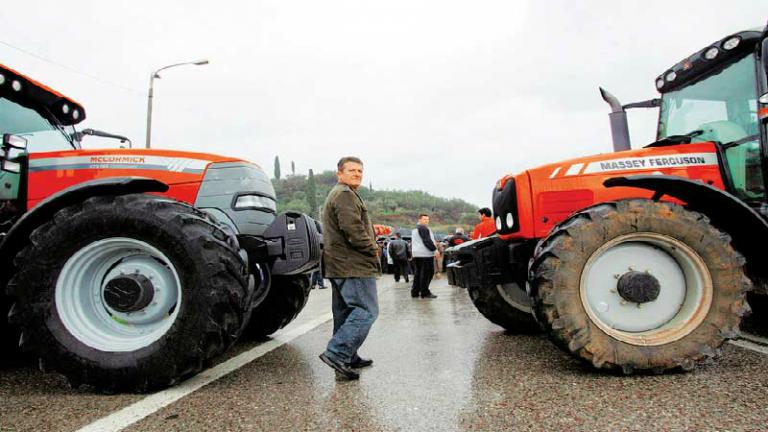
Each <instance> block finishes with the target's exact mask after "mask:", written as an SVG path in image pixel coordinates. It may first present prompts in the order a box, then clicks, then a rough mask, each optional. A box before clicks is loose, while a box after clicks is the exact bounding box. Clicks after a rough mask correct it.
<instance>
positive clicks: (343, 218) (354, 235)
mask: <svg viewBox="0 0 768 432" xmlns="http://www.w3.org/2000/svg"><path fill="white" fill-rule="evenodd" d="M337 169H338V171H337V173H336V176H337V178H338V183H337V184H336V186H334V187H333V189H331V191H330V192H329V193H328V197H327V198H326V200H325V204H324V205H323V212H322V219H323V241H324V249H323V262H324V263H325V277H327V278H328V279H330V281H331V288H332V289H333V291H332V294H333V297H332V299H331V301H332V305H331V308H332V311H333V336H332V337H331V340H330V341H328V345H327V347H326V350H325V352H323V353H322V354H320V360H322V361H323V363H325V364H327V365H328V366H330V367H332V368H333V369H334V370H335V371H336V377H337V379H340V380H355V379H358V378H360V374H359V373H358V372H357V371H355V370H354V369H357V368H362V367H365V366H370V365H371V364H373V360H368V359H364V358H362V357H360V356H358V354H357V350H358V349H359V348H360V346H361V345H362V344H363V342H365V339H366V338H367V337H368V332H369V331H370V330H371V326H373V322H374V321H376V318H377V317H378V315H379V301H378V296H377V293H376V276H377V274H379V270H380V269H379V257H378V254H379V246H378V245H377V244H376V234H375V230H374V228H373V224H372V223H371V220H370V218H368V209H367V208H366V206H365V203H364V202H363V200H362V199H361V198H360V195H358V194H357V190H358V188H359V187H360V184H361V183H362V181H363V162H362V161H361V160H360V159H358V158H356V157H352V156H348V157H344V158H341V160H339V163H338V164H337Z"/></svg>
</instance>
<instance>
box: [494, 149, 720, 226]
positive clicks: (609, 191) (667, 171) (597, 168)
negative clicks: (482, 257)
mask: <svg viewBox="0 0 768 432" xmlns="http://www.w3.org/2000/svg"><path fill="white" fill-rule="evenodd" d="M638 174H646V175H647V174H663V175H671V176H678V177H684V178H687V179H691V180H700V181H702V182H704V183H706V184H709V185H711V186H713V187H716V188H718V189H725V185H724V183H723V178H722V173H721V172H720V165H719V161H718V157H717V152H716V149H715V144H714V143H710V142H705V143H696V144H685V145H676V146H668V147H651V148H643V149H638V150H629V151H624V152H618V153H607V154H600V155H596V156H589V157H585V158H579V159H572V160H568V161H563V162H558V163H554V164H550V165H544V166H542V167H539V168H534V169H531V170H528V171H525V172H523V173H521V174H517V175H509V176H505V177H504V178H502V179H501V180H499V183H498V185H499V186H500V187H503V186H504V184H505V183H506V180H507V179H509V178H514V179H515V185H516V189H517V203H518V220H519V221H520V231H519V232H516V233H513V234H506V235H502V236H501V237H502V238H504V239H520V238H523V239H533V238H542V237H546V236H547V235H548V234H549V232H550V231H551V230H552V228H553V227H554V226H555V225H557V224H558V223H560V222H562V221H563V220H564V219H566V218H567V217H568V216H570V215H572V214H573V213H574V212H576V211H579V210H581V209H583V208H585V207H589V206H591V205H594V204H597V203H601V202H606V201H615V200H620V199H627V198H651V197H652V196H653V192H652V191H649V190H645V189H638V188H628V187H615V188H607V187H605V186H603V182H604V181H605V180H607V179H609V178H612V177H619V176H626V175H638ZM662 200H669V201H673V202H677V201H676V200H674V199H673V198H669V197H664V198H662Z"/></svg>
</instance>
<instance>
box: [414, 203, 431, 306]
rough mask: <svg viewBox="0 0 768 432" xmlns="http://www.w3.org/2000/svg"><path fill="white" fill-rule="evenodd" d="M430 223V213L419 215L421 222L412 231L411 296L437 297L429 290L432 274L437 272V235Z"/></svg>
mask: <svg viewBox="0 0 768 432" xmlns="http://www.w3.org/2000/svg"><path fill="white" fill-rule="evenodd" d="M427 225H429V215H428V214H426V213H422V214H420V215H419V223H418V224H417V225H416V228H415V229H414V230H413V231H412V232H411V253H412V254H413V260H412V262H413V267H414V269H413V273H414V274H413V286H412V287H411V297H421V298H429V299H433V298H437V296H436V295H434V294H432V292H431V291H430V290H429V284H430V282H432V276H433V275H434V274H435V251H436V250H437V246H436V244H435V243H436V242H435V236H434V234H432V230H430V229H429V227H428V226H427Z"/></svg>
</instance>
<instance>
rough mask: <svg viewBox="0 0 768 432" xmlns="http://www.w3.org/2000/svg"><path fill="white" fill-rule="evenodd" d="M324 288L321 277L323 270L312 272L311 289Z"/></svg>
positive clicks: (323, 280) (323, 281)
mask: <svg viewBox="0 0 768 432" xmlns="http://www.w3.org/2000/svg"><path fill="white" fill-rule="evenodd" d="M315 288H318V289H325V288H327V287H326V286H325V279H323V272H322V271H320V270H317V271H314V272H312V289H315Z"/></svg>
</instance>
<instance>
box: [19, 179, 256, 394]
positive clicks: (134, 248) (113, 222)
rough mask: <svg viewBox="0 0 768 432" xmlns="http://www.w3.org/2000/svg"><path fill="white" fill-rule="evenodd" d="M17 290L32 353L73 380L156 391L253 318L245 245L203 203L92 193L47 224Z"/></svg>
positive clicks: (198, 365)
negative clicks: (249, 307) (198, 205)
mask: <svg viewBox="0 0 768 432" xmlns="http://www.w3.org/2000/svg"><path fill="white" fill-rule="evenodd" d="M14 263H15V265H16V267H17V268H18V269H19V271H18V272H17V273H16V275H15V276H14V277H13V279H12V280H11V282H10V283H9V285H8V294H9V295H10V296H11V297H12V298H13V300H14V302H15V303H14V305H13V308H12V311H11V314H10V315H11V320H12V322H14V323H15V324H17V325H19V326H20V328H21V331H22V337H21V348H22V349H23V350H25V351H29V352H32V353H33V354H35V355H37V356H38V357H40V358H41V360H42V364H43V365H45V366H46V368H49V369H52V370H56V371H58V372H61V373H62V374H64V375H65V376H66V377H67V378H68V380H69V381H70V383H71V384H73V385H74V386H78V385H80V384H88V385H92V386H94V387H97V388H99V389H102V390H106V391H122V390H130V391H148V390H152V389H157V388H162V387H166V386H169V385H172V384H174V383H176V382H177V381H179V380H181V379H182V378H185V377H187V376H190V375H193V374H195V373H197V372H199V371H200V370H201V369H202V368H203V366H204V365H205V364H206V363H207V362H209V361H210V360H211V359H212V358H213V357H215V356H216V355H218V354H220V353H222V352H223V351H224V350H226V349H227V348H228V347H229V346H231V345H232V344H233V343H234V342H235V340H236V339H237V337H238V336H239V334H240V332H241V331H242V328H243V325H244V321H245V320H247V318H248V314H247V311H245V310H244V309H245V305H244V304H243V302H244V299H245V298H246V297H247V289H248V285H247V279H246V273H245V265H244V263H243V262H242V260H241V258H240V256H239V254H238V245H237V241H236V239H235V238H234V237H232V236H231V235H230V234H227V232H226V231H224V230H222V229H220V228H219V227H218V226H217V225H216V224H215V223H214V222H213V221H212V220H211V219H210V218H209V217H208V216H207V215H205V214H204V213H202V212H200V211H198V210H196V209H195V208H193V207H191V206H189V205H187V204H183V203H180V202H177V201H174V200H170V199H167V198H163V197H157V196H151V195H143V194H132V195H123V196H116V197H115V196H103V197H94V198H90V199H88V200H86V201H84V202H82V203H80V204H76V205H73V206H71V207H67V208H65V209H63V210H61V211H59V212H58V213H57V214H56V215H55V216H54V218H53V219H52V220H50V221H49V222H47V223H45V224H43V225H42V226H40V227H38V228H37V229H36V230H35V231H34V232H33V233H32V235H31V236H30V244H29V245H28V246H27V247H26V248H25V249H24V250H22V251H21V252H20V253H19V254H18V255H17V256H16V259H15V261H14Z"/></svg>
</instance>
